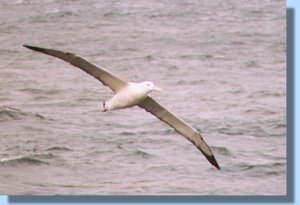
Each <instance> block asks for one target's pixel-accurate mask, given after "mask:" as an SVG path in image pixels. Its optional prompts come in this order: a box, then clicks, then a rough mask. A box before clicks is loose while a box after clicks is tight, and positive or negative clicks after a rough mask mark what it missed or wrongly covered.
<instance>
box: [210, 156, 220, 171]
mask: <svg viewBox="0 0 300 205" xmlns="http://www.w3.org/2000/svg"><path fill="white" fill-rule="evenodd" d="M207 159H208V161H209V162H210V163H211V164H212V165H214V166H215V167H216V168H217V169H218V170H221V168H220V166H219V164H218V162H217V160H216V158H215V157H214V155H212V156H210V157H209V158H207Z"/></svg>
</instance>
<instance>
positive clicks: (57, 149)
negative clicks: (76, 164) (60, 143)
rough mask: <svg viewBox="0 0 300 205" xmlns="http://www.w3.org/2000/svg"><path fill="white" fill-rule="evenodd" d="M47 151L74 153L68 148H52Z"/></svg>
mask: <svg viewBox="0 0 300 205" xmlns="http://www.w3.org/2000/svg"><path fill="white" fill-rule="evenodd" d="M47 151H72V149H70V148H67V147H50V148H48V149H47Z"/></svg>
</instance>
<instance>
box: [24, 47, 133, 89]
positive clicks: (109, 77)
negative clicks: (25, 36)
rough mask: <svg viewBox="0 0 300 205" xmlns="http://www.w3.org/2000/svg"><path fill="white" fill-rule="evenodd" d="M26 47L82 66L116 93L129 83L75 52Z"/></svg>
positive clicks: (82, 68)
mask: <svg viewBox="0 0 300 205" xmlns="http://www.w3.org/2000/svg"><path fill="white" fill-rule="evenodd" d="M24 47H26V48H29V49H31V50H34V51H38V52H41V53H45V54H48V55H50V56H54V57H57V58H60V59H62V60H64V61H66V62H68V63H70V64H72V65H74V66H76V67H78V68H80V69H81V70H83V71H85V72H87V73H88V74H90V75H91V76H93V77H94V78H96V79H98V80H99V81H100V82H102V83H103V85H105V86H108V87H110V88H111V89H112V90H113V91H114V92H115V93H117V92H118V91H119V90H121V89H122V88H123V87H125V86H127V85H128V83H127V82H126V81H125V80H123V79H121V78H119V77H117V76H116V75H113V74H111V73H109V72H108V71H106V70H105V69H103V68H100V67H99V66H96V65H94V64H92V63H90V62H88V61H87V60H85V59H84V58H82V57H80V56H77V55H75V54H73V53H66V52H62V51H59V50H54V49H48V48H40V47H35V46H29V45H24Z"/></svg>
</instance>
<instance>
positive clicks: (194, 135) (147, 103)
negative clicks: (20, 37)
mask: <svg viewBox="0 0 300 205" xmlns="http://www.w3.org/2000/svg"><path fill="white" fill-rule="evenodd" d="M24 47H26V48H28V49H31V50H34V51H38V52H41V53H44V54H48V55H50V56H54V57H57V58H60V59H62V60H64V61H66V62H68V63H70V64H71V65H73V66H76V67H78V68H80V69H81V70H83V71H85V72H86V73H88V74H90V75H91V76H93V77H94V78H96V79H97V80H99V81H100V82H102V83H103V85H105V86H108V87H109V88H110V89H112V91H113V92H114V93H115V95H114V96H113V97H112V98H111V99H109V100H107V101H105V102H103V110H102V111H103V112H106V111H110V110H117V109H123V108H129V107H133V106H136V105H137V106H139V107H140V108H143V109H145V110H146V111H147V112H150V113H151V114H153V115H154V116H156V117H157V118H159V119H160V120H161V121H163V122H165V123H166V124H168V125H169V126H170V127H172V128H174V129H175V131H176V132H177V133H179V134H181V135H182V136H184V137H185V138H186V139H188V140H189V141H190V142H192V143H193V144H194V145H195V146H196V147H197V148H198V149H199V150H200V151H201V152H202V153H203V155H204V156H205V157H206V159H207V160H208V161H209V162H210V163H211V164H212V165H213V166H215V167H216V168H217V169H219V170H220V167H219V165H218V162H217V161H216V159H215V157H214V155H213V153H212V151H211V149H210V147H209V146H208V145H207V144H206V142H205V141H204V140H203V138H202V136H201V134H200V133H199V132H198V131H197V130H196V129H195V128H193V127H192V126H190V125H189V124H187V123H186V122H184V121H183V120H182V119H180V118H179V117H177V116H175V115H174V114H172V113H171V112H170V111H169V110H167V109H166V108H164V107H163V106H162V105H160V104H159V103H158V102H156V101H155V100H154V99H153V98H152V97H150V96H149V95H148V94H149V93H150V92H152V91H161V89H160V88H158V87H157V86H155V85H154V84H153V83H152V82H150V81H145V82H141V83H132V82H127V81H125V80H123V79H122V78H120V77H118V76H116V75H114V74H112V73H110V72H108V71H107V70H105V69H103V68H101V67H99V66H96V65H94V64H92V63H90V62H88V61H87V60H85V59H84V58H82V57H80V56H78V55H75V54H73V53H68V52H63V51H59V50H54V49H47V48H40V47H35V46H29V45H24Z"/></svg>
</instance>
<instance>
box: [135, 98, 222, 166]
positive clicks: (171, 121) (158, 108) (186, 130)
mask: <svg viewBox="0 0 300 205" xmlns="http://www.w3.org/2000/svg"><path fill="white" fill-rule="evenodd" d="M138 106H139V107H141V108H143V109H145V110H146V111H148V112H150V113H152V114H153V115H154V116H156V117H157V118H159V119H160V120H161V121H163V122H165V123H167V124H168V125H169V126H171V127H172V128H174V129H175V130H176V132H178V133H179V134H181V135H182V136H184V137H185V138H187V139H188V140H189V141H190V142H192V143H193V144H194V145H195V146H196V147H197V148H198V149H199V150H200V151H201V152H202V153H203V154H204V156H205V157H206V158H207V160H208V161H209V162H210V163H211V164H212V165H214V166H215V167H216V168H217V169H220V167H219V165H218V162H217V161H216V159H215V157H214V155H213V153H212V151H211V149H210V148H209V146H208V145H207V144H206V143H205V141H204V140H203V138H202V137H201V135H200V133H199V132H198V131H197V130H196V129H195V128H193V127H191V126H190V125H188V124H187V123H186V122H184V121H183V120H182V119H180V118H178V117H176V116H175V115H174V114H172V113H171V112H170V111H168V110H167V109H166V108H164V107H163V106H162V105H160V104H159V103H157V102H156V101H155V100H153V99H152V98H151V97H149V96H148V97H147V98H146V99H145V100H144V101H142V102H141V103H140V104H139V105H138Z"/></svg>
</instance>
